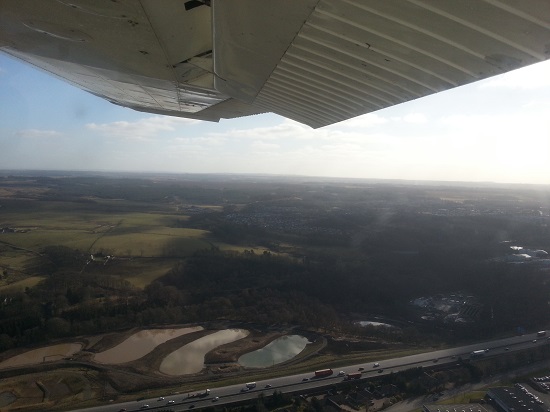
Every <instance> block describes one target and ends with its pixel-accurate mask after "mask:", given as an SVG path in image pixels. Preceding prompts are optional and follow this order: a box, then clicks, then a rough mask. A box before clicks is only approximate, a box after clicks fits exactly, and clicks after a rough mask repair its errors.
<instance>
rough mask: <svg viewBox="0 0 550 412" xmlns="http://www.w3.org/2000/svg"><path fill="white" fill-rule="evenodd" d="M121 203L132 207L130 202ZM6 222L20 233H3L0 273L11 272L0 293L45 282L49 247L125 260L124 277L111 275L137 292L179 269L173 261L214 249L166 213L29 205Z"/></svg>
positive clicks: (181, 218)
mask: <svg viewBox="0 0 550 412" xmlns="http://www.w3.org/2000/svg"><path fill="white" fill-rule="evenodd" d="M110 203H111V204H112V203H113V201H111V202H110ZM116 204H117V207H118V208H124V207H128V208H131V204H125V202H121V201H117V202H116ZM18 205H19V207H17V206H18ZM8 206H9V204H8ZM121 206H124V207H121ZM1 219H2V220H1V221H0V227H9V228H13V229H15V230H16V232H15V233H13V232H8V233H0V242H1V243H0V269H1V270H5V271H7V272H6V273H7V276H6V278H5V279H2V280H1V281H0V288H7V287H9V288H10V290H12V289H13V288H22V289H24V288H25V286H33V285H35V284H36V283H37V282H38V281H40V280H41V279H42V278H40V277H34V275H36V270H37V269H38V268H36V267H34V261H35V260H36V257H37V256H38V255H39V254H40V253H41V252H42V250H44V248H45V247H47V246H66V247H69V248H71V249H76V250H80V251H81V252H84V253H86V254H96V253H102V254H103V255H111V256H115V257H117V258H124V259H125V260H126V261H124V262H119V263H118V264H117V265H116V268H117V270H118V271H119V272H118V273H112V274H113V275H115V276H120V277H122V278H123V279H126V280H128V281H129V282H130V283H131V284H133V285H134V286H136V287H138V288H143V287H145V286H146V285H148V284H149V283H150V282H152V281H153V280H155V279H157V278H158V277H160V276H162V275H164V274H165V273H166V272H167V271H168V270H169V269H170V268H171V267H172V266H173V265H174V264H175V260H174V258H185V257H187V256H189V255H190V254H192V253H194V252H195V251H197V250H200V249H206V248H210V247H211V243H210V242H209V241H208V240H207V239H206V237H207V235H208V234H209V232H207V231H205V230H199V229H191V228H184V227H179V226H181V222H185V221H186V219H187V216H185V215H178V214H172V213H165V212H150V213H144V212H134V211H129V212H127V213H124V212H119V211H117V212H116V213H109V212H104V213H101V212H98V211H97V210H91V209H90V208H89V207H82V205H80V204H73V203H65V202H59V203H55V204H53V203H51V202H37V201H28V202H25V203H21V204H19V203H18V204H17V205H12V207H11V208H10V207H7V208H5V210H4V213H3V214H2V215H1ZM174 222H177V223H178V224H177V225H176V224H175V223H174ZM175 226H178V227H175ZM129 258H155V259H156V260H155V263H154V264H151V262H150V261H146V260H142V259H137V260H136V261H132V262H129V261H128V259H129ZM27 278H29V279H27ZM31 279H32V280H31ZM25 282H31V283H25Z"/></svg>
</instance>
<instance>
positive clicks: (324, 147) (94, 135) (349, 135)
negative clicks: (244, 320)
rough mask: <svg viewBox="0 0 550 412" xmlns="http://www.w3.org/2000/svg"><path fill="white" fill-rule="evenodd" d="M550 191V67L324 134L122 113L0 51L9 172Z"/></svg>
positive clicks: (1, 143) (254, 120)
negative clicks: (485, 185)
mask: <svg viewBox="0 0 550 412" xmlns="http://www.w3.org/2000/svg"><path fill="white" fill-rule="evenodd" d="M1 169H31V170H79V171H82V170H84V171H135V172H176V173H247V174H250V173H252V174H254V173H262V174H275V175H301V176H321V177H352V178H375V179H407V180H443V181H463V182H479V181H483V182H499V183H533V184H550V61H547V62H543V63H539V64H536V65H532V66H529V67H526V68H523V69H520V70H516V71H513V72H509V73H506V74H504V75H501V76H496V77H493V78H490V79H486V80H483V81H480V82H477V83H473V84H470V85H467V86H462V87H458V88H455V89H452V90H449V91H446V92H441V93H438V94H435V95H431V96H428V97H424V98H421V99H418V100H415V101H411V102H408V103H403V104H400V105H397V106H394V107H391V108H387V109H383V110H380V111H377V112H374V113H370V114H367V115H363V116H359V117H356V118H353V119H350V120H347V121H344V122H340V123H337V124H334V125H331V126H327V127H323V128H320V129H311V128H309V127H307V126H304V125H301V124H300V123H297V122H294V121H291V120H288V119H285V118H283V117H280V116H277V115H274V114H264V115H258V116H251V117H246V118H240V119H231V120H222V121H220V122H219V123H212V122H203V121H197V120H190V119H182V118H176V117H170V116H159V115H153V114H147V113H141V112H136V111H134V110H131V109H127V108H122V107H119V106H116V105H113V104H111V103H108V102H107V101H105V100H103V99H100V98H98V97H95V96H93V95H91V94H89V93H86V92H84V91H82V90H80V89H78V88H76V87H73V86H70V85H68V84H66V83H64V82H63V81H61V80H58V79H57V78H55V77H52V76H51V75H48V74H46V73H44V72H42V71H39V70H37V69H34V68H33V67H31V66H29V65H27V64H23V63H20V62H19V61H17V60H15V59H13V58H11V57H8V56H7V55H4V54H2V53H0V170H1Z"/></svg>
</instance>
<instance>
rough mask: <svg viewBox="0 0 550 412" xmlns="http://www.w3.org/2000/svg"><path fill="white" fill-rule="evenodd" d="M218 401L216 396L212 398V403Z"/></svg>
mask: <svg viewBox="0 0 550 412" xmlns="http://www.w3.org/2000/svg"><path fill="white" fill-rule="evenodd" d="M219 400H220V397H219V396H216V397H215V398H212V402H218V401H219Z"/></svg>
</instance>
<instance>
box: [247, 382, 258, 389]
mask: <svg viewBox="0 0 550 412" xmlns="http://www.w3.org/2000/svg"><path fill="white" fill-rule="evenodd" d="M245 386H246V387H247V388H248V389H254V388H255V387H256V382H248V383H247V384H246V385H245Z"/></svg>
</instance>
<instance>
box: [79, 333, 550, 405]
mask: <svg viewBox="0 0 550 412" xmlns="http://www.w3.org/2000/svg"><path fill="white" fill-rule="evenodd" d="M548 344H550V337H546V336H543V337H538V336H537V334H536V333H534V334H528V335H523V336H514V337H511V338H505V339H499V340H494V341H489V342H482V343H478V344H474V345H468V346H461V347H456V348H450V349H443V350H437V351H432V352H425V353H421V354H417V355H411V356H405V357H401V358H393V359H384V360H379V361H375V362H374V363H368V364H357V365H352V366H346V367H342V368H340V369H334V374H333V375H331V376H328V377H323V378H315V377H314V371H312V372H310V373H305V374H299V375H292V376H285V377H280V378H273V379H269V380H265V381H258V382H256V387H255V388H253V389H246V387H245V383H246V382H245V381H244V379H245V378H244V377H243V383H242V384H240V385H231V386H225V387H221V388H213V389H212V390H211V391H210V393H209V394H208V395H207V396H203V397H198V396H196V397H189V395H193V394H198V393H199V392H200V391H196V392H192V393H190V394H179V395H170V396H165V397H164V398H163V399H157V398H154V399H146V400H141V401H134V402H125V403H117V404H109V405H104V406H97V407H93V408H86V409H78V410H75V411H78V412H117V411H121V410H125V411H128V412H131V411H144V410H153V411H155V410H167V409H168V410H173V411H175V412H180V411H189V410H190V409H191V410H192V409H199V408H205V407H208V406H212V405H223V404H230V403H234V402H239V401H244V400H248V399H255V398H257V397H258V395H259V394H260V393H262V392H263V393H264V394H265V395H266V396H267V395H271V394H272V393H273V391H275V390H277V391H279V392H283V393H292V392H299V391H307V390H312V389H316V388H320V387H323V386H327V385H330V384H333V383H339V382H342V381H343V380H344V378H345V376H344V375H343V374H340V371H342V372H344V373H345V374H348V373H354V372H358V371H359V369H360V368H363V369H362V377H361V379H367V378H372V377H373V376H383V375H385V374H389V373H392V372H394V373H395V372H399V371H403V370H406V369H410V368H414V367H419V366H422V367H429V366H434V365H444V364H448V363H454V362H457V361H458V358H459V357H461V358H462V359H469V358H470V354H471V353H472V352H473V351H479V350H487V349H488V350H487V351H486V352H485V353H484V355H483V356H485V357H491V356H498V355H502V354H505V353H510V352H513V351H519V350H524V349H527V348H533V347H537V346H540V345H548ZM375 363H378V364H379V366H375ZM171 402H173V403H171ZM146 405H148V407H145V406H146Z"/></svg>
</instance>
